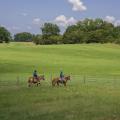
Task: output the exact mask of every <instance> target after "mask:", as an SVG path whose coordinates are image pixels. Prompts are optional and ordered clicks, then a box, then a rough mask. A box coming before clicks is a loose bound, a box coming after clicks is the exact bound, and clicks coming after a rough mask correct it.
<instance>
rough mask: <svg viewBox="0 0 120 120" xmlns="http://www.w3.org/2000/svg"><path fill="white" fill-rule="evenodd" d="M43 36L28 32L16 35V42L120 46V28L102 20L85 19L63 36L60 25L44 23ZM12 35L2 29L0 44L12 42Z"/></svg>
mask: <svg viewBox="0 0 120 120" xmlns="http://www.w3.org/2000/svg"><path fill="white" fill-rule="evenodd" d="M40 29H41V34H38V35H34V34H31V33H28V32H22V33H17V34H15V35H14V38H13V41H15V42H34V43H35V44H36V45H39V44H40V45H49V44H80V43H81V44H82V43H117V44H120V26H115V25H114V24H112V23H109V22H107V21H104V20H102V19H99V18H97V19H95V20H93V19H87V18H86V19H85V20H83V21H78V22H77V23H76V24H74V25H70V26H68V27H67V28H66V30H65V32H64V33H63V34H62V35H61V34H60V33H61V31H60V28H59V26H58V25H56V24H53V23H44V25H43V26H42V27H41V28H40ZM11 40H12V37H11V33H10V32H9V31H8V30H7V29H6V28H4V27H0V43H2V42H6V43H8V42H10V41H11Z"/></svg>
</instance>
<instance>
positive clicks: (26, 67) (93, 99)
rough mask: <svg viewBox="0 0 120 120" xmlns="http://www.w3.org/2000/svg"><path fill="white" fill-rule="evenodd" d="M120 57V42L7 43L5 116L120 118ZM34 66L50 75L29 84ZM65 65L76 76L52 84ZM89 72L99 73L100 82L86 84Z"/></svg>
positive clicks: (1, 104) (0, 49)
mask: <svg viewBox="0 0 120 120" xmlns="http://www.w3.org/2000/svg"><path fill="white" fill-rule="evenodd" d="M119 61H120V46H118V45H113V44H104V45H101V44H90V45H84V44H83V45H53V46H35V45H33V44H31V43H11V44H9V45H6V44H1V45H0V120H11V119H12V120H21V119H23V120H61V119H62V120H120V102H119V101H120V80H119V75H120V62H119ZM34 69H37V70H38V71H39V72H40V73H41V74H45V75H46V78H47V79H46V81H45V82H42V85H41V86H39V87H35V86H33V87H32V88H28V87H27V83H26V81H27V77H28V76H30V75H31V74H32V71H33V70H34ZM61 69H62V70H63V71H64V72H65V73H66V74H71V76H72V80H71V81H70V82H69V83H68V86H67V87H66V88H64V87H59V88H58V87H55V88H52V87H51V81H50V76H51V75H52V76H57V75H59V71H60V70H61ZM73 75H80V76H73ZM84 75H87V76H96V77H95V78H94V79H93V78H91V80H95V82H86V83H84V77H83V76H84ZM18 76H19V77H20V84H19V85H17V84H16V79H17V77H18ZM116 76H117V79H116V78H114V77H116ZM111 78H112V79H111ZM5 81H6V82H5ZM13 83H15V84H13Z"/></svg>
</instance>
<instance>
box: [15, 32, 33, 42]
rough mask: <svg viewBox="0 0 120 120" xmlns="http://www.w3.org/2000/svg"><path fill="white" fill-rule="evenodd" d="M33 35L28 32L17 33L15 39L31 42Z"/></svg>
mask: <svg viewBox="0 0 120 120" xmlns="http://www.w3.org/2000/svg"><path fill="white" fill-rule="evenodd" d="M32 38H33V35H32V34H31V33H28V32H22V33H17V34H15V35H14V40H15V41H16V42H31V41H32Z"/></svg>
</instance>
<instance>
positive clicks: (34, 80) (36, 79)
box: [28, 75, 45, 87]
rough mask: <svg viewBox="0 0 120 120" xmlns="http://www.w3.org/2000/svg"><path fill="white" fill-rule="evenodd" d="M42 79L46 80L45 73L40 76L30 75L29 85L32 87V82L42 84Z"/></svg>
mask: <svg viewBox="0 0 120 120" xmlns="http://www.w3.org/2000/svg"><path fill="white" fill-rule="evenodd" d="M41 80H45V77H44V75H42V76H38V77H37V78H34V77H29V78H28V86H29V87H31V85H32V84H37V86H38V85H39V84H40V81H41Z"/></svg>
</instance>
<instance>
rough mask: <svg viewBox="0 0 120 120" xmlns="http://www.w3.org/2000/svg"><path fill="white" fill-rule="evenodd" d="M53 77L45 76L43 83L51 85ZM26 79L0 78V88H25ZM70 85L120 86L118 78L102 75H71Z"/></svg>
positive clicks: (17, 77) (16, 77) (119, 77)
mask: <svg viewBox="0 0 120 120" xmlns="http://www.w3.org/2000/svg"><path fill="white" fill-rule="evenodd" d="M53 77H54V76H53V75H48V76H46V80H45V83H47V84H50V85H51V79H52V78H53ZM27 80H28V77H27V76H25V77H20V76H15V77H10V78H9V77H7V78H6V77H5V76H4V77H2V78H0V87H5V86H7V87H8V86H9V87H12V86H26V85H27ZM68 84H70V85H79V84H85V85H111V86H116V85H120V76H102V75H71V81H70V82H69V83H68Z"/></svg>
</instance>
